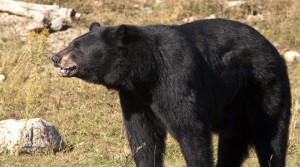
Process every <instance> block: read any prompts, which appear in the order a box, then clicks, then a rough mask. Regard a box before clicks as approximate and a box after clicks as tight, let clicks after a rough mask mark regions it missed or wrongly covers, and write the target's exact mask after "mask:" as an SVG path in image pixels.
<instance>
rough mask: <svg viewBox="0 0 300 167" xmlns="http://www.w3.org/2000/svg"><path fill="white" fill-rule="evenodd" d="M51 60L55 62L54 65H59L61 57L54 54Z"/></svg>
mask: <svg viewBox="0 0 300 167" xmlns="http://www.w3.org/2000/svg"><path fill="white" fill-rule="evenodd" d="M51 60H52V62H53V63H54V66H55V67H58V63H59V62H60V60H61V57H58V56H57V55H54V56H52V58H51Z"/></svg>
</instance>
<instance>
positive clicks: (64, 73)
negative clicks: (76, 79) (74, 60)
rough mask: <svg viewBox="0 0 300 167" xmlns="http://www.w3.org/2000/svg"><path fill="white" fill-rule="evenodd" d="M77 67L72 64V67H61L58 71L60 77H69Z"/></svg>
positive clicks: (74, 72) (75, 71)
mask: <svg viewBox="0 0 300 167" xmlns="http://www.w3.org/2000/svg"><path fill="white" fill-rule="evenodd" d="M77 71H78V70H77V67H76V66H72V67H67V68H61V69H60V71H59V75H60V76H62V77H71V76H73V75H75V74H76V73H77Z"/></svg>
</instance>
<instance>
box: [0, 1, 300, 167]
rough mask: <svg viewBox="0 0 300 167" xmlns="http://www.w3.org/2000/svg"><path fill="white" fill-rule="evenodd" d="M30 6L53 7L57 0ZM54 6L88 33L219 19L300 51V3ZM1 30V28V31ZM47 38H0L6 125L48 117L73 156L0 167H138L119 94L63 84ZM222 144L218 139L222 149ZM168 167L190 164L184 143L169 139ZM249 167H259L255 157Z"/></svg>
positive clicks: (293, 129)
mask: <svg viewBox="0 0 300 167" xmlns="http://www.w3.org/2000/svg"><path fill="white" fill-rule="evenodd" d="M28 1H29V0H28ZM30 2H40V3H45V4H51V3H52V2H53V1H50V0H30ZM55 2H56V3H58V4H60V5H62V6H65V7H72V8H75V9H77V10H78V11H79V12H81V13H83V17H82V19H81V20H80V21H78V22H76V23H73V26H74V27H78V26H83V27H87V26H88V25H89V24H90V23H91V22H92V21H99V22H100V23H101V24H105V25H117V24H123V23H126V24H181V23H183V19H184V18H187V17H194V18H203V17H207V16H209V15H210V14H215V15H216V16H217V17H221V18H228V19H235V20H239V21H241V22H245V23H247V24H250V25H252V26H254V27H255V28H256V29H258V31H260V32H261V33H262V34H263V35H265V36H266V37H267V38H268V39H270V41H271V42H272V43H273V44H274V45H276V47H277V48H278V49H279V51H280V53H284V52H285V51H286V50H297V51H300V48H299V46H300V32H299V31H300V29H299V27H300V17H299V16H300V10H298V9H299V8H300V2H299V1H296V0H267V1H264V2H262V1H259V0H250V1H247V3H248V4H249V6H248V7H246V8H235V9H230V10H228V9H224V8H222V6H221V5H220V2H222V0H221V1H220V0H213V1H209V0H200V1H198V0H190V1H186V0H178V1H175V0H164V1H163V2H162V3H161V4H154V3H153V1H150V0H149V1H147V2H145V3H141V2H138V1H137V2H136V3H129V2H127V1H121V0H114V1H113V0H103V1H101V3H95V2H94V1H92V0H75V1H69V0H56V1H55ZM249 7H250V9H251V10H249ZM253 10H257V11H259V12H260V13H262V14H263V15H264V17H265V20H264V21H263V22H247V20H246V18H247V15H248V14H250V13H251V12H253ZM1 27H2V25H1V22H0V30H2V29H1ZM13 28H14V27H12V29H13ZM48 35H49V34H48V33H47V31H44V32H43V33H41V34H40V35H36V34H31V35H30V36H29V37H28V40H27V41H26V42H22V41H20V40H19V38H18V36H10V37H9V38H7V37H5V38H3V37H1V35H0V73H1V74H4V75H5V76H6V77H7V79H6V80H5V81H4V82H0V120H4V119H9V118H15V119H21V118H33V117H41V118H44V119H46V120H48V121H49V122H51V123H52V124H54V125H55V126H56V128H57V129H58V130H59V132H60V133H61V135H62V137H63V139H64V140H65V142H66V144H67V146H68V148H69V149H72V151H70V152H65V153H62V152H61V153H57V154H56V155H52V154H49V155H20V156H17V157H15V156H10V155H1V156H0V164H1V166H4V167H6V166H7V167H10V166H120V167H130V166H134V163H133V160H132V158H131V153H130V150H129V148H128V145H127V140H126V135H125V131H124V128H123V126H122V120H121V112H120V106H119V102H118V97H117V92H115V91H112V90H107V89H106V88H104V87H102V86H99V85H93V84H88V83H85V82H83V81H81V80H78V79H73V78H71V79H63V78H60V77H59V76H58V75H57V70H55V69H54V68H53V67H52V64H51V62H50V60H49V56H51V55H49V53H48V52H47V48H48V47H49V46H48V45H47V43H46V42H45V41H46V40H47V38H49V37H48ZM63 47H64V46H61V48H63ZM288 68H289V76H290V80H291V86H292V97H293V99H292V103H293V106H292V113H293V118H292V122H291V126H290V141H289V150H288V157H287V166H290V167H294V166H300V162H299V161H298V158H299V157H300V151H299V150H300V146H299V145H300V138H299V133H300V129H299V128H300V124H299V119H300V116H299V113H300V75H299V71H300V64H289V65H288ZM216 140H217V137H216V136H215V137H214V147H215V150H216ZM251 152H254V151H251ZM165 166H172V167H173V166H174V167H182V166H185V162H184V159H183V157H182V155H181V153H180V150H179V148H178V144H177V143H176V142H175V141H174V139H172V138H170V137H168V140H167V151H166V154H165ZM244 166H245V167H253V166H258V164H257V158H256V156H255V154H254V153H251V155H250V158H249V159H248V160H247V161H246V163H245V164H244Z"/></svg>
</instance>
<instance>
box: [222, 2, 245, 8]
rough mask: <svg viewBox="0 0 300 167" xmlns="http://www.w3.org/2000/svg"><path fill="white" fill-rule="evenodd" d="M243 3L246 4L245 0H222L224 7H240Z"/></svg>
mask: <svg viewBox="0 0 300 167" xmlns="http://www.w3.org/2000/svg"><path fill="white" fill-rule="evenodd" d="M244 4H246V2H245V1H226V2H224V7H225V8H234V7H240V6H242V5H244Z"/></svg>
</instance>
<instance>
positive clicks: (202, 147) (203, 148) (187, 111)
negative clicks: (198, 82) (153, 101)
mask: <svg viewBox="0 0 300 167" xmlns="http://www.w3.org/2000/svg"><path fill="white" fill-rule="evenodd" d="M185 99H188V98H185ZM162 102H163V101H162ZM185 103H186V101H184V100H182V101H181V103H174V105H172V106H170V105H169V106H167V107H164V106H158V105H157V106H158V107H157V111H158V112H157V113H158V116H159V117H160V118H161V120H162V122H164V123H166V126H167V129H168V130H169V132H170V133H171V135H172V136H173V137H174V138H175V139H176V140H177V141H178V143H179V145H180V149H181V152H182V154H183V156H184V158H185V160H186V165H187V166H188V167H212V166H213V156H212V155H213V154H212V141H211V140H212V132H211V124H210V122H209V120H210V119H209V117H208V115H207V114H206V113H205V112H204V111H201V110H200V109H199V110H193V109H194V108H197V107H195V106H192V104H191V103H189V105H187V104H185ZM161 104H163V103H161ZM177 104H178V105H177ZM168 107H170V108H168ZM161 108H163V109H164V110H159V109H161ZM198 108H200V107H198Z"/></svg>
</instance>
